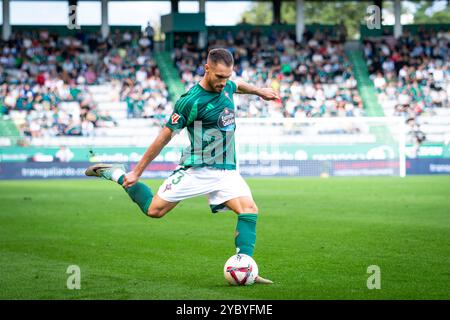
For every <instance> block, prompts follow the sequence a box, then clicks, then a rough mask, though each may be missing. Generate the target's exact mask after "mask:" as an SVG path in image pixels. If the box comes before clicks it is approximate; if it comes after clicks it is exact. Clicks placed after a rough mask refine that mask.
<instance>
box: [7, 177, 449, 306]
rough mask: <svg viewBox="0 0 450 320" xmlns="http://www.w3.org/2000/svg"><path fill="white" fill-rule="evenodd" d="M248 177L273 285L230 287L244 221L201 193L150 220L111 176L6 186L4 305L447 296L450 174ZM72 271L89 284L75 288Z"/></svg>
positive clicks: (259, 257) (262, 260)
mask: <svg viewBox="0 0 450 320" xmlns="http://www.w3.org/2000/svg"><path fill="white" fill-rule="evenodd" d="M247 181H248V183H249V185H250V187H251V189H252V192H253V195H254V198H255V200H256V202H257V205H258V207H259V210H260V216H259V220H258V225H257V242H256V248H255V256H254V258H255V260H256V261H257V262H258V265H259V268H260V273H261V275H262V276H264V277H267V278H269V279H272V280H273V281H274V282H275V284H273V285H270V286H264V285H254V286H250V287H230V286H228V285H227V284H226V283H225V280H224V278H223V265H224V263H225V261H226V260H227V258H228V257H230V256H231V255H233V254H234V251H235V249H234V229H235V226H236V216H235V214H233V213H231V212H223V213H218V214H216V215H213V214H212V213H210V211H209V207H208V205H207V200H206V198H205V197H200V198H196V199H190V200H187V201H185V202H183V203H181V204H179V206H178V207H177V208H176V209H175V210H174V211H172V212H170V213H169V214H168V215H167V216H166V217H164V218H163V219H150V218H147V217H145V216H144V215H143V214H142V213H140V211H139V209H138V207H137V205H135V204H134V203H132V202H131V201H130V200H129V198H128V196H127V194H126V193H125V192H123V190H121V188H120V187H119V186H117V185H115V184H113V183H111V182H109V181H104V180H100V179H91V180H49V181H32V182H30V181H26V182H24V181H2V182H0V244H1V247H0V270H1V272H0V274H1V276H0V299H225V300H226V299H449V298H450V177H430V176H425V177H407V178H405V179H401V178H397V177H383V178H329V179H319V178H271V179H248V180H247ZM160 182H161V181H155V180H152V181H148V180H147V181H146V183H148V184H149V185H150V186H151V187H152V190H157V189H156V188H157V187H158V186H159V184H160ZM69 265H78V266H79V267H80V269H81V289H80V290H68V289H67V287H66V281H67V278H68V277H69V274H67V273H66V271H67V268H68V266H69ZM370 265H378V266H379V267H380V270H381V289H379V290H377V289H373V290H369V289H368V288H367V279H368V278H369V277H370V276H371V274H369V273H367V268H368V266H370Z"/></svg>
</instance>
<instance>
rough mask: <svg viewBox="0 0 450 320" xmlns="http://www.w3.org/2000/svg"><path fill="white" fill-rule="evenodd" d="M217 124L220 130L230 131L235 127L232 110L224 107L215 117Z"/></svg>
mask: <svg viewBox="0 0 450 320" xmlns="http://www.w3.org/2000/svg"><path fill="white" fill-rule="evenodd" d="M217 126H218V127H219V128H220V130H222V131H231V130H234V128H235V114H234V110H232V109H228V108H225V109H223V111H222V113H221V114H220V115H219V118H218V119H217Z"/></svg>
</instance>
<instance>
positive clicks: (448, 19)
mask: <svg viewBox="0 0 450 320" xmlns="http://www.w3.org/2000/svg"><path fill="white" fill-rule="evenodd" d="M416 7H417V11H416V12H415V14H414V23H417V24H419V23H450V10H440V11H435V12H433V13H431V14H430V13H429V9H430V8H432V7H433V3H432V2H429V1H418V3H417V5H416ZM427 11H428V12H427Z"/></svg>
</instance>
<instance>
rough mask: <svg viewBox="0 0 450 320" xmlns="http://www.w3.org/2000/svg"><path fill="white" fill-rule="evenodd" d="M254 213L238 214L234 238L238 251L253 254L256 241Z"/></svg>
mask: <svg viewBox="0 0 450 320" xmlns="http://www.w3.org/2000/svg"><path fill="white" fill-rule="evenodd" d="M257 218H258V214H256V213H241V214H239V215H238V222H237V226H236V238H235V240H234V243H235V245H236V248H239V253H242V254H246V255H249V256H250V257H252V256H253V250H254V248H255V242H256V219H257Z"/></svg>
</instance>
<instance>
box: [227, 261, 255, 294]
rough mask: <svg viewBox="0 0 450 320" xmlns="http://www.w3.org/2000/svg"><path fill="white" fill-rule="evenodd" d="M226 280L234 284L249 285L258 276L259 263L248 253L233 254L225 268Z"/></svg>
mask: <svg viewBox="0 0 450 320" xmlns="http://www.w3.org/2000/svg"><path fill="white" fill-rule="evenodd" d="M223 274H224V276H225V280H227V282H228V283H229V284H231V285H234V286H249V285H252V284H253V283H255V279H256V278H257V277H258V265H257V264H256V262H255V260H253V258H252V257H250V256H249V255H246V254H235V255H234V256H231V257H230V258H229V259H228V260H227V262H225V266H224V268H223Z"/></svg>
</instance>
